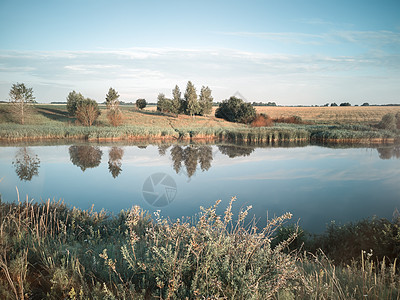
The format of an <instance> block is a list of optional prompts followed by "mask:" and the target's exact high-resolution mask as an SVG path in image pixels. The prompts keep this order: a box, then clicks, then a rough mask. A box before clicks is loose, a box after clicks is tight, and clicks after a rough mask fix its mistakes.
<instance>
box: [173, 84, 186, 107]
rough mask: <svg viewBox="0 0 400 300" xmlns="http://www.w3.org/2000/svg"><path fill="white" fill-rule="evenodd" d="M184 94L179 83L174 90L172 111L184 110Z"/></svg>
mask: <svg viewBox="0 0 400 300" xmlns="http://www.w3.org/2000/svg"><path fill="white" fill-rule="evenodd" d="M182 102H183V101H182V94H181V91H180V89H179V87H178V86H177V85H175V88H174V89H173V90H172V111H171V112H172V113H174V114H179V113H180V112H182V111H184V107H183V103H182Z"/></svg>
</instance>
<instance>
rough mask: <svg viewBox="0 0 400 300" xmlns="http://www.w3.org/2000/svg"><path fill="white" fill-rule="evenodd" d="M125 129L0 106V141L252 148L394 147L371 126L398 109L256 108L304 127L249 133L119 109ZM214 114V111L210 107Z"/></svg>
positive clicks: (216, 122) (62, 110)
mask: <svg viewBox="0 0 400 300" xmlns="http://www.w3.org/2000/svg"><path fill="white" fill-rule="evenodd" d="M121 109H122V112H123V124H122V125H121V126H118V127H112V126H110V124H109V122H108V120H107V117H106V109H105V106H104V105H101V106H100V110H101V115H100V117H99V119H98V120H97V121H96V124H95V125H96V126H91V127H84V126H80V125H79V124H77V122H76V119H75V118H74V117H70V116H69V115H68V113H67V110H66V106H65V105H52V104H39V105H35V111H34V113H32V115H31V116H30V117H29V118H27V120H26V125H19V124H15V122H13V119H12V117H11V115H10V113H9V107H8V106H7V104H0V139H3V140H29V139H31V140H35V139H66V138H68V139H89V140H95V139H97V140H98V139H110V140H118V139H125V140H127V139H131V140H132V139H135V140H138V139H141V140H144V139H148V140H177V139H180V140H201V139H202V140H213V141H229V142H241V143H243V142H244V143H251V144H264V143H272V142H277V141H285V142H286V141H289V142H297V141H310V140H313V141H322V142H331V141H333V142H351V143H382V142H385V143H387V142H390V143H392V142H394V141H395V140H396V139H399V130H397V131H388V130H382V129H378V128H377V127H376V126H375V125H376V124H377V123H378V122H379V121H380V119H381V118H382V116H383V115H384V114H386V113H388V112H391V113H397V112H400V107H396V106H393V107H375V106H373V107H256V109H257V110H258V112H264V113H266V114H268V115H270V116H271V117H272V118H279V117H291V116H293V115H296V116H300V117H302V119H303V121H304V122H305V123H304V124H281V123H276V124H275V125H274V126H272V127H259V128H257V127H256V128H253V127H250V126H249V125H245V124H238V123H232V122H227V121H225V120H222V119H218V118H215V117H214V116H213V115H212V116H194V117H190V116H187V115H178V116H176V115H173V114H162V113H159V112H157V111H156V109H155V107H154V106H151V107H148V108H146V109H144V110H142V111H139V110H137V109H136V108H135V107H134V106H122V107H121ZM214 110H215V108H214Z"/></svg>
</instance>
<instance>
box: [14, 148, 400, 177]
mask: <svg viewBox="0 0 400 300" xmlns="http://www.w3.org/2000/svg"><path fill="white" fill-rule="evenodd" d="M137 147H138V148H141V149H145V148H146V147H147V146H143V145H140V146H137ZM213 149H214V152H213ZM216 149H218V150H216ZM68 150H69V156H70V160H71V162H72V164H73V165H75V166H77V167H79V168H80V169H81V170H82V172H84V171H85V170H86V169H89V168H96V167H98V166H99V165H100V163H101V158H102V155H103V151H102V150H101V149H100V147H99V146H91V145H73V146H70V147H69V149H68ZM168 150H169V154H170V158H171V161H172V168H173V170H174V171H175V172H176V173H177V174H182V173H183V174H185V175H186V176H187V177H188V178H191V177H192V176H193V175H195V174H196V171H197V170H198V169H200V170H201V171H202V172H204V171H208V170H209V169H210V168H211V163H212V161H213V158H214V154H215V152H217V151H218V152H220V153H221V154H224V155H226V156H228V157H229V158H235V157H238V156H249V155H251V154H252V153H253V152H254V150H255V147H251V146H247V145H217V146H216V147H214V148H213V147H212V146H210V145H194V144H191V145H177V144H175V145H170V144H161V145H158V153H159V155H160V156H164V155H166V154H167V151H168ZM376 150H377V151H378V154H379V158H380V159H400V145H385V146H379V147H377V148H376ZM123 156H124V150H123V148H122V147H117V146H112V147H110V149H109V152H108V170H109V172H110V174H111V176H112V177H113V178H117V177H118V176H119V175H120V174H121V172H122V161H123ZM12 165H13V166H14V168H15V173H16V174H17V176H18V178H19V179H20V180H21V181H31V180H32V179H33V177H34V176H38V175H39V167H40V159H39V157H38V155H37V154H35V153H34V152H33V151H32V150H30V149H29V147H20V148H18V149H17V151H16V154H15V158H14V160H13V161H12Z"/></svg>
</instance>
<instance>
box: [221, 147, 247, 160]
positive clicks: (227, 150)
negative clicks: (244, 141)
mask: <svg viewBox="0 0 400 300" xmlns="http://www.w3.org/2000/svg"><path fill="white" fill-rule="evenodd" d="M218 149H219V151H220V152H221V153H222V154H225V155H228V156H229V157H230V158H234V157H237V156H249V155H250V154H251V153H253V151H254V147H247V146H237V145H220V146H218Z"/></svg>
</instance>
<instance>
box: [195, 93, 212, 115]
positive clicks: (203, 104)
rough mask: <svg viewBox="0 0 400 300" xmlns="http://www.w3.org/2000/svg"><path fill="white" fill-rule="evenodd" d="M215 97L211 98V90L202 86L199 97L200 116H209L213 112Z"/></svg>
mask: <svg viewBox="0 0 400 300" xmlns="http://www.w3.org/2000/svg"><path fill="white" fill-rule="evenodd" d="M213 100H214V99H213V97H212V96H211V89H210V88H209V87H208V86H207V87H205V86H202V87H201V91H200V96H199V106H200V110H199V114H200V115H202V116H204V115H209V114H211V112H212V104H213Z"/></svg>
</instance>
